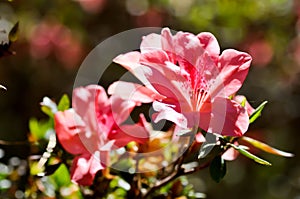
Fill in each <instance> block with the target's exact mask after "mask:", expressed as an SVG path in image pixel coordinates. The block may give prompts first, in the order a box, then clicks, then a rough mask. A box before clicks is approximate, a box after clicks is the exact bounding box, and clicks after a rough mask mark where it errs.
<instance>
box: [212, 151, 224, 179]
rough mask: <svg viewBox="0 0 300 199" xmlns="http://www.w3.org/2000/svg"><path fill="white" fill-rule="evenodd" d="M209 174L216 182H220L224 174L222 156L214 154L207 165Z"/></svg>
mask: <svg viewBox="0 0 300 199" xmlns="http://www.w3.org/2000/svg"><path fill="white" fill-rule="evenodd" d="M209 172H210V176H211V177H212V179H213V180H214V181H216V182H220V181H221V180H222V179H223V178H224V176H225V174H226V162H225V160H224V159H223V158H222V156H220V155H218V156H216V157H215V158H214V159H213V160H212V162H211V164H210V167H209Z"/></svg>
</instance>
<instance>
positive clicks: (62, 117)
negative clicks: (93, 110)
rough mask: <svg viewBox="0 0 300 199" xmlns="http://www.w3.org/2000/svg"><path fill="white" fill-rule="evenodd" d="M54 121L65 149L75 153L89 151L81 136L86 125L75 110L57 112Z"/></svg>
mask: <svg viewBox="0 0 300 199" xmlns="http://www.w3.org/2000/svg"><path fill="white" fill-rule="evenodd" d="M54 122H55V131H56V134H57V137H58V140H59V142H60V144H61V145H62V146H63V147H64V149H66V150H67V151H68V152H69V153H72V154H75V155H76V154H82V153H86V152H87V149H86V147H85V146H84V145H83V143H82V141H81V138H80V134H83V133H84V131H85V125H84V123H83V121H82V120H81V118H80V117H79V116H78V115H77V114H76V113H75V112H74V111H73V110H66V111H64V112H61V111H59V112H56V114H55V116H54Z"/></svg>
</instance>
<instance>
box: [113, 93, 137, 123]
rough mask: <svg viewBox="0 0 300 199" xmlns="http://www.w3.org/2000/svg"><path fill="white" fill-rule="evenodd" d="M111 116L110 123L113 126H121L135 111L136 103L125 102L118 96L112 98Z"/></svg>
mask: <svg viewBox="0 0 300 199" xmlns="http://www.w3.org/2000/svg"><path fill="white" fill-rule="evenodd" d="M110 101H111V107H110V108H111V115H110V116H109V118H108V119H109V120H111V121H108V122H112V123H113V124H117V125H118V124H121V123H122V122H124V121H125V120H126V119H127V118H128V117H129V115H130V113H131V111H132V110H133V109H134V107H135V105H136V103H135V102H134V101H130V100H123V99H121V98H119V97H118V96H114V95H113V96H111V97H110Z"/></svg>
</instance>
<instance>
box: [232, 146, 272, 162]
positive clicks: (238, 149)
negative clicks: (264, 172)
mask: <svg viewBox="0 0 300 199" xmlns="http://www.w3.org/2000/svg"><path fill="white" fill-rule="evenodd" d="M230 146H231V147H233V148H234V149H235V150H237V151H238V152H240V153H241V154H242V155H244V156H246V157H247V158H250V159H252V160H254V161H255V162H257V163H259V164H262V165H266V166H271V165H272V164H271V163H269V162H268V161H266V160H263V159H261V158H259V157H257V156H255V155H253V154H252V153H250V152H249V151H247V150H245V149H244V148H242V147H241V146H236V145H234V144H230Z"/></svg>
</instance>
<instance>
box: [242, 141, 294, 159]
mask: <svg viewBox="0 0 300 199" xmlns="http://www.w3.org/2000/svg"><path fill="white" fill-rule="evenodd" d="M242 140H244V141H246V142H248V143H249V144H251V145H252V146H254V147H256V148H258V149H261V150H263V151H265V152H267V153H271V154H274V155H279V156H283V157H293V156H294V154H292V153H288V152H285V151H281V150H279V149H275V148H273V147H271V146H269V145H267V144H265V143H263V142H261V141H258V140H255V139H253V138H250V137H242Z"/></svg>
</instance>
